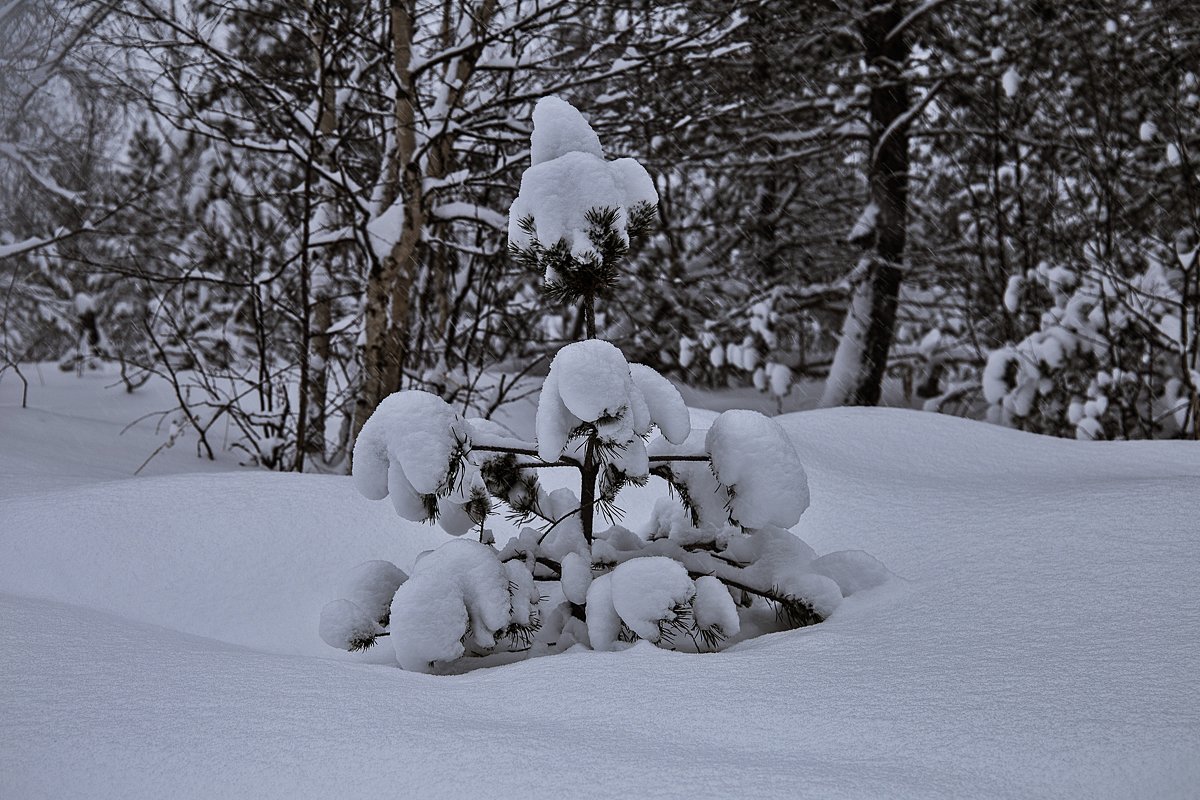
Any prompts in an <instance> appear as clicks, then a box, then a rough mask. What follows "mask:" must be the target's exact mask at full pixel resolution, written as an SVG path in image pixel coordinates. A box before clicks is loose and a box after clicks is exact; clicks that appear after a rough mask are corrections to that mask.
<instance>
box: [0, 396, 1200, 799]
mask: <svg viewBox="0 0 1200 800" xmlns="http://www.w3.org/2000/svg"><path fill="white" fill-rule="evenodd" d="M0 413H4V414H8V413H12V414H14V415H15V414H16V413H19V412H15V411H14V412H10V411H9V410H8V409H0ZM706 417H711V415H705V414H700V413H696V414H695V416H694V420H695V421H697V422H704V421H705V418H706ZM28 418H32V417H28ZM19 419H27V417H19ZM7 422H8V423H11V418H10V419H9V420H8V421H7ZM777 422H778V423H779V424H780V425H781V426H782V427H783V429H784V430H785V431H786V432H787V433H788V435H789V436H790V437H791V439H792V440H793V441H794V442H795V443H796V444H797V446H798V447H799V448H801V452H802V453H803V456H804V467H805V471H806V474H807V476H808V483H809V488H810V493H811V505H810V507H809V508H808V509H807V510H806V511H805V513H804V515H803V517H802V518H801V521H800V523H799V525H798V526H797V527H796V532H797V533H799V534H800V535H801V536H802V537H803V538H804V540H805V541H807V542H808V543H809V544H811V545H812V547H813V548H815V549H816V551H817V552H819V553H830V552H831V551H841V550H844V549H845V548H847V547H854V548H863V549H864V550H867V551H869V552H870V553H872V554H873V555H875V556H877V557H878V558H879V559H880V560H882V561H883V562H884V563H886V564H887V566H888V568H889V569H891V570H893V571H894V572H895V573H896V574H898V575H900V576H902V577H903V578H904V580H903V581H899V580H893V581H889V582H888V583H887V584H885V585H884V586H879V587H875V588H874V589H871V590H869V591H868V590H862V591H855V592H853V593H851V594H850V595H849V596H846V597H845V599H844V600H842V602H841V604H840V606H839V607H838V609H837V612H836V613H835V614H834V615H833V616H832V617H831V618H830V619H829V620H828V621H827V622H825V623H823V624H821V625H817V626H813V627H809V628H806V629H803V630H800V631H794V632H789V633H784V634H779V635H774V636H767V637H760V638H756V639H753V640H750V641H746V642H743V643H740V644H737V645H735V646H734V647H732V648H730V649H728V650H725V651H723V652H721V653H720V654H718V655H714V656H711V657H702V658H696V657H686V656H681V655H678V654H675V653H670V652H665V651H661V650H658V649H656V648H654V647H650V646H644V647H632V648H630V649H627V650H625V651H624V652H622V653H618V654H613V653H606V652H591V651H586V650H582V649H577V650H573V651H571V652H566V653H563V654H560V655H557V656H555V657H553V658H539V659H532V660H529V661H526V662H523V663H520V664H514V665H511V666H507V667H502V668H499V669H495V670H491V671H489V672H487V673H486V674H485V673H474V674H471V675H467V676H462V677H452V678H439V679H436V680H435V679H431V678H430V677H429V676H426V675H420V674H412V673H407V672H403V671H401V670H398V669H396V668H395V666H394V665H393V664H391V663H389V664H388V665H383V664H374V663H368V662H370V661H371V660H372V659H377V658H378V657H379V656H381V655H382V656H387V657H388V660H389V662H390V661H391V654H390V653H389V652H387V651H389V650H390V649H391V647H390V642H387V643H383V642H381V644H380V645H377V646H376V647H375V648H373V649H372V650H369V651H367V652H366V653H365V654H357V655H351V654H345V653H338V651H336V650H331V649H330V648H329V647H328V646H327V645H325V644H324V643H323V642H322V641H321V640H320V638H319V637H318V635H317V630H316V626H315V625H314V620H316V619H317V618H318V616H319V614H320V611H321V606H322V605H323V604H324V601H325V600H327V599H329V598H336V597H337V596H338V594H339V593H340V592H341V591H342V588H341V578H342V576H343V575H344V573H345V572H346V571H347V570H349V569H352V568H353V567H354V566H355V565H357V564H360V563H361V562H363V561H364V560H366V559H368V558H378V557H381V556H382V557H385V558H387V559H388V560H390V561H391V562H393V563H394V564H397V565H399V567H401V568H403V569H405V570H407V571H410V572H417V571H419V569H420V568H421V567H418V568H417V569H410V566H411V565H412V564H413V559H414V557H415V556H416V554H417V552H419V551H420V550H425V549H429V548H432V547H436V546H437V545H439V544H441V543H442V542H444V541H447V537H446V536H445V535H443V534H441V533H440V532H438V531H436V530H435V529H432V528H429V527H424V526H420V525H417V524H413V523H407V522H404V521H403V520H398V519H397V518H396V517H395V515H394V514H392V513H391V510H390V509H388V508H386V506H384V505H380V504H374V503H366V502H363V500H362V498H361V497H359V496H358V494H357V493H356V492H355V490H354V486H353V484H352V482H351V481H350V480H349V479H345V478H336V477H329V476H311V475H280V474H269V473H262V472H242V473H236V474H226V475H187V476H176V477H168V478H150V479H139V480H127V481H119V482H111V483H107V484H102V485H94V486H88V487H83V488H74V489H70V490H65V491H56V492H44V491H43V492H41V493H38V494H25V495H23V496H16V497H14V496H12V495H9V496H7V497H6V498H5V500H4V502H0V553H2V554H3V556H2V557H0V675H3V676H4V680H3V681H0V708H2V709H3V713H0V742H3V744H0V776H3V779H2V780H0V785H2V786H3V791H2V792H0V793H3V794H5V795H6V796H7V795H12V796H14V797H22V798H25V797H28V798H38V797H80V796H88V797H124V798H140V797H163V796H170V797H173V798H178V800H190V798H193V797H262V798H296V797H308V796H345V795H351V794H353V795H356V796H371V795H376V794H395V789H396V786H397V785H399V784H398V782H402V784H403V786H404V790H405V793H406V794H408V795H411V796H414V797H418V796H419V797H429V798H442V797H447V798H448V797H464V796H474V795H478V794H480V793H482V792H487V793H490V794H493V795H495V796H499V797H516V796H529V797H539V796H549V795H552V794H555V793H556V792H557V793H558V794H561V787H560V786H558V785H554V786H549V785H547V784H545V782H543V781H539V780H536V779H534V778H531V777H530V775H529V774H528V773H526V772H523V771H520V770H513V769H512V763H513V753H514V748H519V749H521V750H522V751H527V752H533V753H555V754H558V756H557V757H559V758H561V759H562V761H563V763H570V764H571V765H572V769H574V770H577V771H578V773H579V774H582V775H586V776H589V777H588V780H587V783H586V784H585V783H578V784H576V785H575V786H576V787H577V788H579V790H580V793H581V794H586V795H589V796H614V795H620V794H622V793H626V794H627V793H628V792H629V787H630V786H653V787H655V793H656V794H657V795H659V796H662V797H664V798H681V799H682V798H687V799H688V800H695V799H696V798H706V797H731V796H743V797H813V798H818V797H830V796H852V797H896V798H926V797H931V796H932V797H947V798H948V797H979V796H983V797H999V798H1019V797H1064V796H1065V797H1096V798H1114V800H1115V799H1116V798H1128V797H1160V798H1188V797H1192V796H1194V794H1195V787H1196V786H1197V785H1200V762H1198V761H1197V759H1196V757H1195V754H1196V752H1197V751H1198V750H1200V709H1198V708H1197V706H1196V703H1195V702H1194V701H1195V698H1196V697H1197V696H1200V676H1198V674H1197V671H1196V669H1195V665H1196V663H1198V662H1200V644H1198V642H1197V638H1196V637H1195V636H1190V635H1186V634H1187V633H1188V632H1190V631H1193V630H1195V629H1196V626H1197V624H1198V623H1200V586H1198V585H1197V582H1196V581H1195V576H1196V574H1197V571H1198V570H1200V556H1198V555H1197V549H1196V543H1195V534H1194V531H1195V520H1194V517H1195V513H1194V508H1193V504H1192V503H1191V502H1190V498H1192V497H1194V495H1195V493H1196V491H1197V489H1200V450H1198V449H1197V448H1196V445H1195V443H1194V442H1133V443H1126V442H1074V441H1065V440H1057V439H1046V438H1043V437H1037V436H1033V435H1031V434H1024V433H1020V432H1016V431H1013V430H1009V429H1004V428H999V427H994V426H988V425H983V424H979V423H972V422H968V421H965V420H959V419H955V418H950V417H945V416H941V415H935V414H925V413H920V412H901V411H894V410H893V411H888V410H884V409H861V408H859V409H837V410H830V411H822V412H810V413H803V414H795V415H788V416H785V417H780V418H778V419H777ZM118 429H119V428H118ZM14 430H17V426H13V425H11V424H9V427H7V428H5V431H6V433H9V432H12V431H14ZM0 441H2V444H0V449H3V450H5V451H6V452H5V453H4V455H5V456H6V457H7V456H9V455H11V453H10V452H9V448H11V447H12V442H13V441H14V439H13V438H12V437H9V438H4V439H2V440H0ZM85 455H86V454H81V458H82V457H84V456H85ZM136 464H137V461H136V460H135V461H134V464H133V466H134V467H136ZM16 468H17V467H16V466H15V465H14V467H13V470H14V471H12V472H8V473H4V474H2V475H0V481H7V480H8V479H10V478H13V477H15V476H16V475H17V473H16V471H15V470H16ZM25 468H26V469H28V466H26V467H25ZM546 472H557V470H546ZM564 472H566V470H564ZM104 474H108V473H104ZM9 485H10V484H8V483H0V491H4V490H5V489H7V488H8V486H9ZM31 486H32V483H31V482H28V481H26V482H23V483H22V484H21V491H22V492H28V491H30V488H31ZM660 494H661V490H660V491H659V492H658V493H657V494H656V493H655V492H654V491H653V490H652V489H651V488H649V487H648V488H646V489H644V490H637V491H633V492H631V493H630V495H629V498H630V499H629V500H628V501H627V503H626V510H627V511H628V512H629V513H630V514H631V515H643V514H648V512H649V510H650V508H652V507H653V503H654V502H655V500H656V499H657V497H658V496H659V495H660ZM761 534H762V530H759V531H756V532H755V533H754V534H752V535H751V537H749V538H753V537H756V536H760V535H761ZM785 541H786V540H783V539H782V537H780V536H776V537H775V545H774V546H778V547H779V548H780V550H781V551H783V550H784V549H785V548H787V545H785V544H783V543H784V542H785ZM791 552H792V556H791V557H792V558H794V559H801V558H803V557H804V555H805V550H804V549H802V548H796V549H793V550H792V551H791ZM822 558H824V556H822ZM849 558H850V559H853V558H857V557H855V556H851V557H849ZM428 559H429V556H426V557H425V558H423V559H422V560H421V564H424V563H425V562H426V561H427V560H428ZM839 560H841V561H845V560H847V559H846V558H839V559H830V562H837V561H839ZM818 562H821V559H820V558H816V559H811V560H810V562H809V564H810V566H809V569H811V570H813V572H810V573H809V574H820V573H818V572H817V570H820V572H823V573H825V577H826V578H828V579H829V580H830V581H832V582H833V583H835V584H836V585H837V588H838V592H837V593H838V594H839V595H841V594H843V593H844V592H845V591H846V586H844V585H842V582H843V581H844V580H845V577H846V576H845V575H842V574H841V573H835V571H834V570H833V569H829V568H827V567H826V566H825V565H823V564H820V563H818ZM862 567H863V565H862V564H859V565H857V566H856V567H855V569H854V570H852V571H851V572H852V573H853V574H857V575H859V576H860V577H861V575H862V574H864V573H865V570H864V569H862ZM507 578H508V575H507V572H506V574H505V579H506V580H507ZM610 580H611V577H610V575H602V576H599V577H597V578H596V579H595V580H594V581H593V582H592V585H591V587H590V588H589V589H588V590H587V594H588V596H589V600H591V596H592V594H593V593H594V592H596V591H598V590H597V587H603V586H605V585H606V584H609V582H610ZM702 581H703V578H700V579H698V580H697V593H696V597H695V598H694V600H693V603H694V605H695V607H696V613H697V617H698V618H700V617H701V616H703V614H702V612H700V609H701V608H702V607H706V605H707V601H706V600H704V599H702V594H703V592H702V590H701V589H700V586H699V584H700V583H701V582H702ZM409 583H411V580H410V581H409ZM406 585H407V584H406ZM823 585H824V586H826V587H827V586H828V584H823ZM847 585H848V584H847ZM1148 587H1151V588H1148ZM1153 587H1167V588H1166V589H1162V590H1157V589H1154V588H1153ZM610 588H611V587H610ZM610 606H611V601H610ZM598 607H599V606H598ZM613 614H614V617H615V610H614V612H613ZM114 615H116V616H114ZM589 616H590V615H589ZM616 622H617V626H616V630H614V631H613V632H612V636H611V638H609V639H607V640H609V641H611V640H615V638H616V635H617V633H619V627H620V621H619V618H616ZM189 634H193V635H189ZM200 637H207V638H200ZM230 643H232V644H230ZM235 645H236V646H235ZM297 656H313V657H297ZM347 661H350V662H353V663H347ZM781 676H782V677H781ZM531 687H532V688H531ZM540 687H552V688H553V691H548V692H545V693H544V694H540V695H538V698H537V702H531V700H530V697H531V692H533V691H536V690H539V689H540ZM598 687H599V690H598ZM598 692H599V695H598ZM601 695H602V700H603V702H597V697H598V696H601ZM748 720H750V721H752V722H753V729H754V736H753V737H752V739H753V742H752V743H751V744H749V745H745V746H743V745H744V744H745V743H742V744H737V743H736V742H734V743H733V744H731V741H732V740H731V739H730V731H731V730H735V731H737V730H745V727H746V723H747V721H748ZM314 721H317V722H318V723H319V724H314ZM579 730H586V731H587V732H588V735H587V736H586V737H579V736H571V735H564V732H569V731H579ZM681 731H686V732H687V736H686V744H683V745H680V746H664V743H670V742H676V743H678V742H679V741H680V739H679V737H680V732H681ZM514 732H516V733H514ZM514 736H515V737H516V738H514ZM897 742H903V745H904V746H903V747H901V748H897V747H896V743H897ZM464 748H467V749H469V752H470V758H469V759H459V760H458V761H457V762H455V763H454V765H453V766H450V765H449V761H448V758H449V757H448V754H450V753H462V752H467V750H464ZM697 753H702V754H703V758H697ZM748 763H749V764H753V765H765V766H762V768H761V769H760V768H755V769H747V764H748Z"/></svg>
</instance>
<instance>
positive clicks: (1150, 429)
mask: <svg viewBox="0 0 1200 800" xmlns="http://www.w3.org/2000/svg"><path fill="white" fill-rule="evenodd" d="M1196 260H1197V250H1196V249H1193V248H1187V249H1184V248H1181V249H1180V251H1179V252H1178V253H1177V254H1176V262H1177V263H1176V264H1174V265H1168V264H1166V263H1164V262H1162V261H1159V260H1157V259H1153V258H1151V259H1148V260H1147V261H1146V262H1145V267H1144V268H1142V269H1139V270H1137V271H1133V272H1131V273H1127V274H1122V273H1121V272H1119V271H1118V270H1117V269H1116V268H1115V266H1114V265H1113V264H1112V263H1111V261H1110V260H1106V259H1101V258H1099V257H1098V256H1097V255H1096V254H1095V253H1094V252H1089V253H1088V254H1086V257H1085V259H1084V261H1083V264H1082V265H1080V266H1075V267H1064V266H1051V265H1048V264H1041V265H1039V266H1038V267H1037V268H1036V269H1033V270H1030V271H1029V272H1028V273H1027V274H1025V275H1016V276H1013V278H1012V279H1011V280H1010V282H1009V288H1008V291H1007V292H1006V294H1005V304H1006V306H1007V307H1008V310H1009V311H1010V312H1014V313H1015V312H1017V311H1019V310H1020V311H1023V312H1026V313H1029V314H1032V315H1033V316H1034V318H1035V319H1037V329H1036V330H1034V331H1032V332H1031V333H1029V334H1028V335H1027V336H1025V338H1023V339H1021V340H1020V341H1018V342H1016V343H1015V344H1007V345H1004V346H1002V347H999V348H997V349H995V350H992V351H991V352H990V353H989V354H988V357H987V363H986V365H985V366H984V369H983V373H982V381H981V383H982V392H983V396H984V399H985V400H986V401H987V403H988V404H989V411H988V416H989V419H991V420H992V421H994V422H999V423H1003V424H1006V425H1013V426H1016V427H1020V428H1023V429H1025V430H1030V431H1034V432H1038V433H1052V434H1056V435H1059V436H1074V437H1076V438H1080V439H1117V438H1120V439H1127V438H1155V437H1160V436H1176V435H1182V436H1185V437H1192V436H1195V434H1196V431H1197V430H1200V428H1197V422H1198V420H1197V411H1198V410H1200V402H1198V400H1200V397H1198V393H1197V386H1200V372H1198V371H1197V355H1198V350H1200V348H1198V342H1197V338H1196V336H1197V330H1196V322H1197V317H1198V306H1197V297H1196V292H1195V289H1194V288H1191V289H1188V287H1189V286H1193V285H1194V280H1195V269H1196Z"/></svg>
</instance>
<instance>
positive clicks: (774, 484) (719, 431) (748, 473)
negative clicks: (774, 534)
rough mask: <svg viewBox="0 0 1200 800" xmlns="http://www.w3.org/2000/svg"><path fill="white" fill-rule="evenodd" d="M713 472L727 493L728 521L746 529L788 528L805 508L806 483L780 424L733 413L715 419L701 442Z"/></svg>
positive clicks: (748, 413)
mask: <svg viewBox="0 0 1200 800" xmlns="http://www.w3.org/2000/svg"><path fill="white" fill-rule="evenodd" d="M704 446H705V449H706V450H707V451H708V453H709V454H710V455H711V457H712V466H713V472H714V474H715V475H716V477H717V479H718V480H719V481H720V482H721V483H723V484H724V485H725V486H727V487H728V488H729V516H730V519H732V520H733V521H734V522H737V523H738V524H740V525H742V526H743V527H747V528H761V527H762V526H764V525H778V526H780V527H783V528H789V527H791V526H792V525H795V524H796V523H797V522H799V521H800V515H801V514H803V513H804V509H806V508H808V478H807V476H806V475H805V474H804V467H803V465H802V464H801V463H800V456H798V455H797V454H796V448H795V447H794V446H793V445H792V442H791V440H790V439H788V436H787V433H785V432H784V430H783V428H781V427H780V426H779V423H778V422H775V421H774V420H772V419H770V418H769V417H765V416H763V415H762V414H759V413H757V412H755V411H746V410H740V409H735V410H732V411H726V412H725V413H723V414H721V415H720V416H719V417H717V419H716V421H715V422H713V425H712V428H710V429H709V431H708V436H707V437H706V438H705V441H704Z"/></svg>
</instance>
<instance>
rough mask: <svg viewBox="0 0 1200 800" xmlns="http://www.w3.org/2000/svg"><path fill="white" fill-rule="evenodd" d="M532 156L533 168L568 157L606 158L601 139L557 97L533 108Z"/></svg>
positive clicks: (543, 99)
mask: <svg viewBox="0 0 1200 800" xmlns="http://www.w3.org/2000/svg"><path fill="white" fill-rule="evenodd" d="M529 145H530V147H529V154H530V156H531V157H532V160H533V163H534V164H541V163H543V162H546V161H553V160H554V159H556V158H558V157H560V156H562V155H565V154H567V153H588V154H589V155H593V156H595V157H596V158H604V148H602V147H601V146H600V137H599V136H597V135H596V132H595V131H594V130H592V126H591V125H589V124H588V121H587V120H586V119H584V118H583V114H581V113H579V111H578V110H577V109H576V108H575V106H573V105H571V104H570V103H568V102H567V101H566V100H561V99H559V98H557V97H543V98H542V99H541V100H538V102H537V105H536V106H534V108H533V135H532V136H530V137H529Z"/></svg>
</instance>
